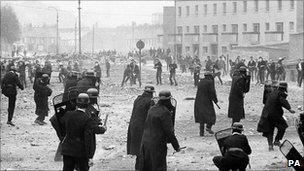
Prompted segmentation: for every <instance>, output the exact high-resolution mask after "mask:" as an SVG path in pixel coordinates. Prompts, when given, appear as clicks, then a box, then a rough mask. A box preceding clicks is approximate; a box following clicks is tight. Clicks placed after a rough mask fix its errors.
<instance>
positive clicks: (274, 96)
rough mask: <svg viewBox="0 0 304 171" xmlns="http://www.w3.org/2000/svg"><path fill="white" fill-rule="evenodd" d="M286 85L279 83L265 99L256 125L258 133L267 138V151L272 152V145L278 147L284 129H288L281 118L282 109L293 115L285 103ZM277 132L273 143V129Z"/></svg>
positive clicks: (292, 111)
mask: <svg viewBox="0 0 304 171" xmlns="http://www.w3.org/2000/svg"><path fill="white" fill-rule="evenodd" d="M287 87H288V85H287V83H286V82H280V83H279V85H278V88H277V89H274V90H273V91H272V92H271V93H270V94H269V95H268V96H267V98H266V102H265V106H264V108H263V110H262V115H261V118H260V121H259V123H258V129H257V130H258V132H262V133H263V136H264V137H266V138H267V141H268V147H269V151H273V150H274V149H273V145H275V146H280V145H281V143H280V140H282V138H283V137H284V134H285V131H286V128H287V127H288V125H287V122H286V120H285V119H284V118H283V114H284V111H283V108H285V109H287V110H288V111H289V112H290V113H295V111H294V110H292V109H291V107H290V104H289V102H288V101H287V99H286V98H287V96H288V94H287ZM275 128H277V129H278V132H277V135H276V137H275V140H274V142H273V135H274V129H275Z"/></svg>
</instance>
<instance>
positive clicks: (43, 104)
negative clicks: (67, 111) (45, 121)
mask: <svg viewBox="0 0 304 171" xmlns="http://www.w3.org/2000/svg"><path fill="white" fill-rule="evenodd" d="M33 88H34V91H35V93H34V101H35V103H36V112H35V113H36V115H39V116H48V111H49V107H48V96H50V95H51V94H52V90H51V89H50V88H49V87H48V86H47V85H46V83H44V82H43V81H42V79H41V78H38V79H36V81H35V83H34V86H33Z"/></svg>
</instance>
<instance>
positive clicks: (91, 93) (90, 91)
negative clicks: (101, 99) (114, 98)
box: [87, 88, 98, 98]
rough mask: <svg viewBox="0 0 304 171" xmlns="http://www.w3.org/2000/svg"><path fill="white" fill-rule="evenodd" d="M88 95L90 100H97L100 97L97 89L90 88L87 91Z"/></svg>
mask: <svg viewBox="0 0 304 171" xmlns="http://www.w3.org/2000/svg"><path fill="white" fill-rule="evenodd" d="M87 94H88V95H89V97H90V98H97V97H98V90H97V89H96V88H89V89H88V90H87Z"/></svg>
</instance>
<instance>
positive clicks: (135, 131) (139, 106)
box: [127, 93, 153, 155]
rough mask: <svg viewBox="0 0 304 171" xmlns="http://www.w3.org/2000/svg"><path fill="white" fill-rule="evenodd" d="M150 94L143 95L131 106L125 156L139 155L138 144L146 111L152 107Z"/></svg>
mask: <svg viewBox="0 0 304 171" xmlns="http://www.w3.org/2000/svg"><path fill="white" fill-rule="evenodd" d="M151 98H152V94H150V93H143V94H142V95H141V96H138V97H137V98H136V99H135V101H134V105H133V111H132V116H131V119H130V123H129V128H128V138H127V154H131V155H139V152H140V144H141V139H142V135H143V132H144V125H145V121H146V118H147V114H148V110H149V109H150V107H151V106H152V105H153V100H152V99H151Z"/></svg>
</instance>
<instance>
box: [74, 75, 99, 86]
mask: <svg viewBox="0 0 304 171" xmlns="http://www.w3.org/2000/svg"><path fill="white" fill-rule="evenodd" d="M93 86H95V84H94V83H93V80H90V79H89V78H87V77H84V78H83V79H81V80H79V81H78V83H77V87H93Z"/></svg>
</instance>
